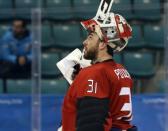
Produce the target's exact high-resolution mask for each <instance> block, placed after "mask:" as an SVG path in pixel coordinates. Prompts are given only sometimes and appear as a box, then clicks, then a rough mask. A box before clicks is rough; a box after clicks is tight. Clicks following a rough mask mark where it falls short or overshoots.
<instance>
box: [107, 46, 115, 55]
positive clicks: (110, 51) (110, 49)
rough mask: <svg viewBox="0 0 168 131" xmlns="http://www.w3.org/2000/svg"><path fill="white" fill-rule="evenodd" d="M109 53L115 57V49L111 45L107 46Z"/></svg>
mask: <svg viewBox="0 0 168 131" xmlns="http://www.w3.org/2000/svg"><path fill="white" fill-rule="evenodd" d="M107 53H108V54H109V55H111V56H113V54H114V51H113V49H112V48H111V47H110V46H109V45H107Z"/></svg>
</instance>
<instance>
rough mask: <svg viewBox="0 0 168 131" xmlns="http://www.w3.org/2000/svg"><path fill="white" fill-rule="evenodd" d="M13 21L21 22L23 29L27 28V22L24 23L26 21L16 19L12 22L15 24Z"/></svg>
mask: <svg viewBox="0 0 168 131" xmlns="http://www.w3.org/2000/svg"><path fill="white" fill-rule="evenodd" d="M15 21H21V22H22V27H24V28H26V27H27V22H26V20H24V19H19V18H16V19H14V20H13V22H15Z"/></svg>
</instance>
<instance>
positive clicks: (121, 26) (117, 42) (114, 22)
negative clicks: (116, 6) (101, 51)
mask: <svg viewBox="0 0 168 131" xmlns="http://www.w3.org/2000/svg"><path fill="white" fill-rule="evenodd" d="M81 24H82V26H83V27H84V28H85V29H86V30H87V31H89V32H90V31H91V32H92V31H93V32H95V33H97V35H98V37H99V38H100V40H102V41H104V42H105V43H107V44H108V45H109V46H110V47H111V48H113V51H114V52H120V51H121V50H123V49H124V47H126V45H127V43H128V40H129V38H131V36H132V28H131V27H130V25H129V24H128V23H127V21H126V20H125V19H124V18H123V17H122V16H121V15H119V14H114V13H109V15H107V16H106V18H104V19H101V17H98V18H96V17H94V18H93V19H90V20H86V21H82V22H81Z"/></svg>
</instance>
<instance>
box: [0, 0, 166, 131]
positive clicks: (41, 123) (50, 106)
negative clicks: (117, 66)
mask: <svg viewBox="0 0 168 131" xmlns="http://www.w3.org/2000/svg"><path fill="white" fill-rule="evenodd" d="M99 3H100V0H0V116H1V117H0V131H41V130H42V131H55V130H57V128H58V127H59V126H60V122H61V104H62V100H63V96H64V95H65V93H66V91H67V89H68V86H69V85H68V83H67V81H66V80H65V79H64V78H63V77H62V75H61V72H60V71H59V70H58V69H57V68H56V65H55V64H56V62H58V61H59V60H61V59H62V58H63V57H65V56H66V55H67V54H68V53H70V52H71V51H72V50H74V49H75V48H80V49H82V42H83V40H84V39H85V37H86V35H85V32H84V31H83V29H82V27H81V25H80V21H81V20H84V19H89V18H93V17H94V16H95V14H96V11H97V8H98V5H99ZM112 11H113V12H115V13H119V14H121V15H123V16H124V17H125V18H126V19H127V20H128V22H129V23H130V25H131V26H132V29H133V38H132V39H131V40H130V42H129V43H128V46H127V47H126V48H125V50H124V51H123V52H122V53H120V54H115V55H114V59H115V60H116V61H117V62H119V63H121V64H123V65H124V66H125V67H126V68H127V69H128V71H129V73H130V74H131V76H132V77H133V79H134V88H133V91H132V92H133V113H134V119H133V122H132V123H133V124H135V125H137V126H138V128H139V131H168V110H167V109H168V108H167V103H168V97H167V95H166V94H167V87H168V82H167V81H168V79H167V73H168V72H167V69H168V62H167V60H168V55H167V51H168V45H167V40H168V39H167V38H168V35H167V32H168V30H167V29H168V14H167V11H168V6H167V1H166V0H114V4H113V6H112Z"/></svg>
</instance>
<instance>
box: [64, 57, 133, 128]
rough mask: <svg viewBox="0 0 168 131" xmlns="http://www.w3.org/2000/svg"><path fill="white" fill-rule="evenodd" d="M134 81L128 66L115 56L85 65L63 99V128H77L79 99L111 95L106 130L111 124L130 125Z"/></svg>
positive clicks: (127, 126)
mask: <svg viewBox="0 0 168 131" xmlns="http://www.w3.org/2000/svg"><path fill="white" fill-rule="evenodd" d="M132 85H133V82H132V79H131V77H130V75H129V73H128V72H127V70H126V69H125V68H124V67H123V66H122V65H120V64H117V63H115V61H113V60H108V61H104V62H101V63H97V64H94V65H92V66H89V67H87V68H84V69H82V70H81V71H80V73H79V74H78V75H77V77H76V78H75V80H74V82H73V83H72V85H71V86H70V88H69V90H68V92H67V94H66V96H65V98H64V102H63V108H62V125H63V131H76V116H77V114H76V112H77V107H76V103H77V99H79V98H82V97H86V96H89V97H94V98H108V99H109V100H110V102H109V111H108V113H109V116H110V117H108V119H107V121H108V122H107V123H106V124H105V125H104V131H109V130H110V129H111V128H112V127H116V128H120V129H124V130H126V129H128V128H130V127H132V125H131V124H130V121H131V118H132V103H131V91H130V90H131V88H132Z"/></svg>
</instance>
